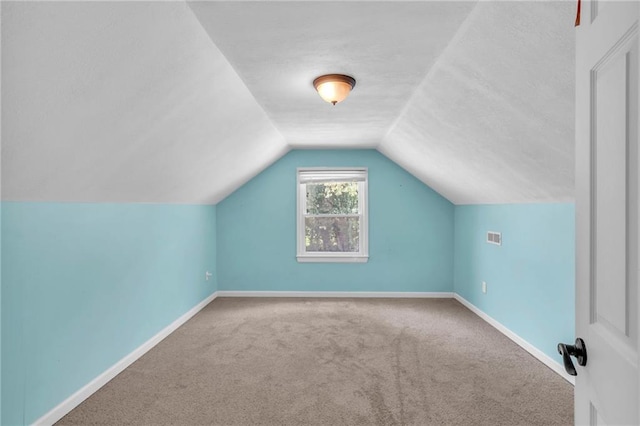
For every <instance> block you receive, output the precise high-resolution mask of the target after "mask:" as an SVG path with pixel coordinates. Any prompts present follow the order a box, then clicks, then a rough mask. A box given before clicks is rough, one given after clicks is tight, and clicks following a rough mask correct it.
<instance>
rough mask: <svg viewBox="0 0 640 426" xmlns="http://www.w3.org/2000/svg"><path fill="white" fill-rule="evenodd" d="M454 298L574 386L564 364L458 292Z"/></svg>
mask: <svg viewBox="0 0 640 426" xmlns="http://www.w3.org/2000/svg"><path fill="white" fill-rule="evenodd" d="M453 297H454V299H456V300H457V301H458V302H460V303H462V304H463V305H464V306H465V307H466V308H467V309H469V310H470V311H471V312H473V313H474V314H476V315H478V316H479V317H480V318H482V319H483V320H485V321H486V322H488V323H489V324H490V325H492V326H493V327H494V328H495V329H496V330H498V331H499V332H501V333H502V334H504V335H505V336H507V337H508V338H509V339H511V340H513V341H514V342H515V343H516V344H517V345H518V346H520V347H521V348H522V349H524V350H525V351H527V352H529V353H530V354H531V355H533V356H534V357H535V358H537V359H538V360H539V361H540V362H542V363H543V364H545V365H546V366H547V367H549V368H550V369H552V370H553V371H555V372H556V373H558V374H559V375H560V376H562V377H563V378H564V379H565V380H566V381H568V382H569V383H571V384H572V385H574V386H575V383H576V382H575V378H574V377H573V376H570V375H568V374H567V372H566V371H565V370H564V366H562V365H561V364H560V363H559V362H557V361H556V360H554V359H553V358H551V357H550V356H549V355H547V354H545V353H544V352H542V351H541V350H540V349H538V348H536V347H535V346H533V345H532V344H531V343H529V342H527V341H526V340H524V339H523V338H522V337H520V336H518V335H517V334H516V333H514V332H513V331H511V330H509V329H508V328H507V327H505V326H504V325H502V324H501V323H499V322H498V321H496V320H495V319H493V318H491V317H490V316H489V315H487V314H486V313H484V312H483V311H481V310H480V308H478V307H477V306H475V305H474V304H472V303H471V302H469V301H468V300H467V299H465V298H464V297H462V296H460V295H459V294H458V293H454V296H453Z"/></svg>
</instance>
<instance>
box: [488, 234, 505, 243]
mask: <svg viewBox="0 0 640 426" xmlns="http://www.w3.org/2000/svg"><path fill="white" fill-rule="evenodd" d="M487 242H488V243H489V244H495V245H498V246H501V245H502V234H501V233H500V232H493V231H488V232H487Z"/></svg>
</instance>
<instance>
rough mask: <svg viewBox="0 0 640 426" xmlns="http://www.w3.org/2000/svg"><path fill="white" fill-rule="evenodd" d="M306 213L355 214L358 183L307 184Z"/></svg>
mask: <svg viewBox="0 0 640 426" xmlns="http://www.w3.org/2000/svg"><path fill="white" fill-rule="evenodd" d="M306 187H307V211H306V213H307V214H357V213H358V183H357V182H327V183H318V184H307V185H306Z"/></svg>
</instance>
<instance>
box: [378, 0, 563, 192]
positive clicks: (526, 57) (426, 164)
mask: <svg viewBox="0 0 640 426" xmlns="http://www.w3.org/2000/svg"><path fill="white" fill-rule="evenodd" d="M574 13H575V4H573V3H569V2H556V3H542V2H522V3H521V2H480V3H478V5H477V6H476V8H475V9H474V10H473V12H472V13H471V14H470V16H469V18H468V19H467V21H466V22H465V24H464V25H463V27H462V28H461V29H460V31H459V32H458V34H457V35H456V38H455V40H453V41H452V43H451V44H450V45H449V46H448V48H447V50H446V51H445V52H444V53H443V55H442V56H441V57H440V58H439V59H438V62H437V63H436V65H435V66H434V67H433V68H432V69H431V70H430V72H429V74H428V75H427V77H426V78H425V80H424V81H423V82H422V84H421V86H420V87H419V88H418V90H416V92H415V94H414V96H413V98H412V99H411V102H410V103H409V104H408V105H407V108H406V110H405V111H404V112H403V114H402V116H401V117H400V118H399V120H398V122H397V124H396V126H395V127H393V129H392V130H391V131H390V132H389V135H388V136H387V137H386V138H385V139H384V141H383V142H382V144H381V145H380V147H379V149H380V151H381V152H382V153H384V154H385V155H386V156H388V157H390V158H391V159H392V160H394V161H395V162H397V163H398V164H400V165H401V166H403V167H404V168H406V169H407V170H409V171H410V172H411V173H413V174H414V175H415V176H417V177H418V178H419V179H421V180H422V181H423V182H425V183H426V184H428V185H430V186H431V187H432V188H433V189H435V190H436V191H438V192H440V193H441V194H443V195H445V196H446V197H447V198H448V199H449V200H451V201H452V202H454V203H456V204H475V203H521V202H549V201H572V200H573V175H574V168H573V166H574V162H573V149H574V131H573V129H574V72H575V71H574V44H575V40H574V28H573V26H572V19H573V14H574Z"/></svg>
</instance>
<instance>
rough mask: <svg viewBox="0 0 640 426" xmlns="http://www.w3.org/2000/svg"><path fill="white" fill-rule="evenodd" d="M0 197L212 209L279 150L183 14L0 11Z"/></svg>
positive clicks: (14, 6) (275, 135)
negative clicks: (187, 205) (189, 205)
mask: <svg viewBox="0 0 640 426" xmlns="http://www.w3.org/2000/svg"><path fill="white" fill-rule="evenodd" d="M2 89H3V91H2V124H3V126H2V175H3V179H2V186H3V187H2V197H3V200H14V201H77V202H149V203H194V204H200V203H216V202H218V201H219V200H221V199H222V198H223V197H224V196H226V195H227V194H228V193H230V192H231V191H233V190H234V189H236V188H237V187H238V186H239V185H241V184H242V183H243V182H245V181H246V180H248V179H249V178H251V177H252V176H254V175H255V174H257V173H258V172H259V171H260V170H262V169H263V168H265V167H266V166H268V165H269V164H270V163H272V162H273V161H275V160H276V159H277V158H279V157H280V156H281V155H282V154H283V153H285V152H286V151H287V149H288V148H287V146H286V143H285V141H284V139H283V138H282V136H281V135H280V133H279V132H278V131H277V130H276V129H275V127H274V126H273V125H272V123H271V121H270V120H269V119H268V117H267V116H266V114H265V113H264V111H263V110H262V108H260V106H259V105H258V104H257V103H256V101H255V99H254V98H253V96H252V95H251V93H250V92H249V90H248V89H247V88H246V86H245V85H244V83H243V82H242V81H241V80H240V78H239V77H238V75H237V74H236V73H235V71H234V70H233V68H232V67H231V66H230V65H229V63H228V62H227V60H226V59H225V58H224V56H223V55H222V54H221V53H220V51H219V50H218V49H217V48H216V46H215V45H214V44H213V43H212V42H211V40H210V38H209V37H208V35H207V33H206V32H205V31H204V30H203V29H202V27H201V26H200V24H199V22H198V21H197V19H196V18H195V17H194V16H193V13H192V11H191V10H190V9H189V7H188V6H187V5H186V4H185V3H182V2H168V3H157V2H111V3H102V2H100V3H95V2H44V3H28V2H21V3H10V2H3V5H2Z"/></svg>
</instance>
